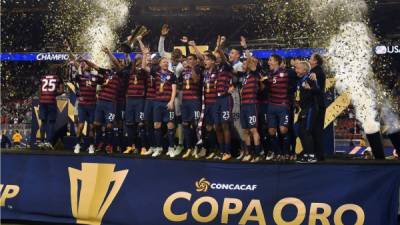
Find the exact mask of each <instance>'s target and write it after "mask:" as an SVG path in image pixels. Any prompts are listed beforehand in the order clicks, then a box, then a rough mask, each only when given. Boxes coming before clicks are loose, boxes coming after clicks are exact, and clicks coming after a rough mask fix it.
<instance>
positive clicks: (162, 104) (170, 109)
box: [143, 49, 176, 157]
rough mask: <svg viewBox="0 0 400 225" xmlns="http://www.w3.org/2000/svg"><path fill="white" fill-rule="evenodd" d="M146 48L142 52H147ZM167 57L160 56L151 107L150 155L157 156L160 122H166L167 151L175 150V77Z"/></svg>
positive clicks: (147, 69) (148, 70)
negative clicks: (153, 138)
mask: <svg viewBox="0 0 400 225" xmlns="http://www.w3.org/2000/svg"><path fill="white" fill-rule="evenodd" d="M148 53H149V52H148V49H147V50H146V51H144V52H143V54H144V55H146V54H148ZM168 63H169V61H168V59H167V58H161V60H160V69H159V70H158V71H157V72H156V74H155V91H156V92H155V101H154V109H153V120H154V136H155V142H156V143H155V146H156V147H155V149H154V151H153V154H152V156H153V157H157V156H159V155H161V153H162V151H163V147H162V136H163V135H162V130H161V125H162V123H166V124H167V128H168V132H167V136H168V152H170V153H172V152H174V151H175V148H174V146H175V123H174V122H175V121H174V120H175V112H174V101H175V96H176V77H175V75H174V74H173V73H172V72H171V71H170V70H168ZM145 69H146V71H147V72H149V73H150V72H151V71H150V68H149V67H145Z"/></svg>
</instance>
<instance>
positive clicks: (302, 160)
mask: <svg viewBox="0 0 400 225" xmlns="http://www.w3.org/2000/svg"><path fill="white" fill-rule="evenodd" d="M296 162H297V163H308V156H307V155H302V156H300V157H298V158H297V160H296Z"/></svg>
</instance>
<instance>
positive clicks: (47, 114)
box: [39, 103, 57, 122]
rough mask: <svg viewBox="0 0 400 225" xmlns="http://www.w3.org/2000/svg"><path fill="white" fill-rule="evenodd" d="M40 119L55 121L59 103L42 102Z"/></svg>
mask: <svg viewBox="0 0 400 225" xmlns="http://www.w3.org/2000/svg"><path fill="white" fill-rule="evenodd" d="M39 119H40V120H43V121H50V122H55V121H56V119H57V104H52V103H40V105H39Z"/></svg>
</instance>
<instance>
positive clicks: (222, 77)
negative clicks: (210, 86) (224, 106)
mask: <svg viewBox="0 0 400 225" xmlns="http://www.w3.org/2000/svg"><path fill="white" fill-rule="evenodd" d="M231 85H232V70H231V67H230V66H229V65H228V64H222V65H221V66H220V68H219V70H218V74H217V96H225V95H227V94H228V90H229V88H230V87H231Z"/></svg>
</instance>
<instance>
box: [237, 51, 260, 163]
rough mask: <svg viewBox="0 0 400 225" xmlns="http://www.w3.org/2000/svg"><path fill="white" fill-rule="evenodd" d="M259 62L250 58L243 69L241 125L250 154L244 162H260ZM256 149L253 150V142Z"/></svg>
mask: <svg viewBox="0 0 400 225" xmlns="http://www.w3.org/2000/svg"><path fill="white" fill-rule="evenodd" d="M257 64H258V60H257V59H256V58H254V57H249V58H248V59H247V60H246V61H245V62H244V63H243V69H244V71H246V76H245V77H244V79H243V81H242V88H241V91H240V97H241V99H240V100H241V101H240V103H241V105H240V123H241V126H242V129H243V136H244V141H245V144H246V149H247V151H248V152H249V154H247V155H246V156H244V157H243V159H242V161H244V162H248V161H251V162H258V161H260V152H261V145H260V135H259V133H258V130H257V129H258V109H257V107H258V101H257V94H258V90H259V78H260V74H259V71H257ZM251 140H253V143H254V149H253V148H252V145H251V143H252V141H251Z"/></svg>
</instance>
